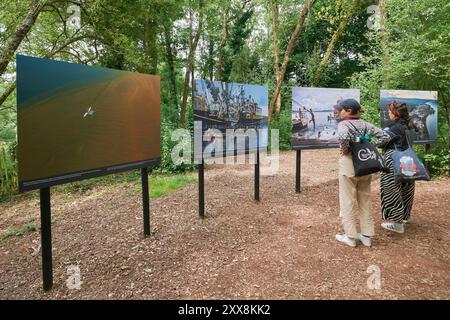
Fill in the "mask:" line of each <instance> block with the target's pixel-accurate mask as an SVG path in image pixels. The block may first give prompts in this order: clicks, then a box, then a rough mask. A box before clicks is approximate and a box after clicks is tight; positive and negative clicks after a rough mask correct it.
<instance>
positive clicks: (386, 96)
mask: <svg viewBox="0 0 450 320" xmlns="http://www.w3.org/2000/svg"><path fill="white" fill-rule="evenodd" d="M393 101H397V102H398V103H406V105H407V107H408V111H409V115H410V116H411V119H412V121H413V124H414V130H411V140H412V141H413V142H414V143H416V144H432V143H436V141H437V134H438V93H437V92H436V91H415V90H381V99H380V103H381V125H382V126H383V127H387V126H389V124H390V122H391V120H390V119H389V109H388V104H389V103H391V102H393Z"/></svg>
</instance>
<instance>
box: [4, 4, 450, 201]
mask: <svg viewBox="0 0 450 320" xmlns="http://www.w3.org/2000/svg"><path fill="white" fill-rule="evenodd" d="M358 1H362V2H361V3H363V2H364V3H363V5H362V8H363V9H362V10H360V11H359V12H357V13H356V15H355V16H353V17H352V18H351V19H350V21H349V23H348V25H347V27H346V28H345V30H344V31H343V33H342V35H341V37H340V38H339V40H338V41H337V43H336V46H335V48H334V50H333V52H332V53H331V57H330V59H329V62H328V65H327V66H326V68H325V70H324V72H323V73H322V76H321V82H320V86H322V87H336V88H347V87H354V88H359V89H361V101H362V104H363V106H364V108H365V109H366V112H365V114H364V118H365V119H366V120H368V121H370V122H372V123H374V124H376V125H379V124H380V118H379V114H380V112H379V90H380V89H381V88H386V89H387V88H390V89H416V90H438V91H439V108H440V109H439V141H438V143H437V144H436V145H435V146H433V148H432V154H431V155H427V156H426V158H427V160H428V161H429V162H430V163H431V165H432V169H433V172H435V173H442V172H444V171H445V170H446V168H447V167H446V164H445V163H446V159H447V157H448V142H447V139H448V117H449V113H450V110H449V109H447V108H446V106H447V105H448V103H449V101H448V100H449V99H448V88H450V65H449V63H450V41H448V34H450V20H449V19H448V17H449V16H450V3H449V2H448V1H447V0H429V1H422V0H389V1H385V3H386V11H387V16H388V19H387V25H386V37H385V38H383V37H382V35H383V34H382V33H381V32H376V31H373V30H369V29H368V28H367V25H366V23H367V19H368V18H369V14H368V13H367V12H366V7H365V6H366V5H367V7H368V6H369V5H372V4H375V3H376V1H370V0H367V1H366V0H358ZM201 2H202V0H191V1H186V0H137V1H131V2H130V1H127V0H90V1H82V2H80V3H81V6H82V16H81V22H82V26H81V28H80V29H76V28H70V27H68V25H67V19H68V17H69V16H70V13H68V12H67V7H68V6H69V5H70V4H73V1H69V0H61V1H52V2H51V5H47V6H46V7H45V10H43V11H42V12H41V14H40V16H39V17H38V19H37V21H36V23H35V25H34V26H33V28H32V29H31V32H30V33H29V34H27V36H26V37H25V38H24V40H23V42H22V43H21V45H20V46H19V48H18V50H17V53H22V54H27V55H33V56H38V57H48V58H52V59H60V60H64V61H69V62H77V63H85V64H89V65H97V66H105V67H109V68H115V69H121V70H129V71H138V72H144V73H151V74H156V75H159V76H160V77H161V151H162V163H161V166H160V167H159V168H157V169H156V170H155V171H156V172H161V173H170V172H182V171H186V170H191V169H193V168H194V165H175V164H173V162H172V159H171V151H172V148H173V147H174V146H175V145H176V144H177V142H174V141H172V139H171V137H172V132H173V131H174V130H176V129H177V127H178V122H179V119H178V118H179V114H180V105H181V97H182V91H183V89H184V88H183V85H184V80H185V70H186V66H187V61H186V60H187V57H188V54H189V50H190V46H191V44H192V42H193V39H194V36H195V31H196V30H197V27H198V25H199V19H200V17H203V30H202V33H201V36H200V41H199V45H198V47H197V51H196V55H195V70H194V72H195V75H194V77H195V78H210V77H211V78H214V76H215V75H216V74H217V64H218V56H219V49H220V46H221V44H222V40H223V39H224V24H223V23H224V14H225V13H226V12H228V17H227V28H226V30H227V31H228V33H227V41H226V43H225V44H224V48H223V49H224V50H223V66H222V70H223V77H222V78H223V80H225V81H233V82H241V83H254V84H261V85H267V86H268V87H269V90H270V92H271V91H272V90H273V88H274V84H275V79H276V78H275V74H274V61H275V57H274V42H273V34H274V33H273V28H272V11H271V8H270V6H269V4H268V1H267V0H250V1H239V0H225V1H217V0H210V1H203V5H201ZM49 3H50V2H49ZM274 3H277V4H278V6H279V17H278V25H277V31H278V42H279V51H280V53H279V54H280V56H279V58H280V60H281V61H282V60H283V58H284V51H285V50H286V47H287V44H288V42H289V39H290V37H291V34H292V32H293V30H294V27H295V25H296V22H297V19H298V16H299V12H300V11H301V8H302V6H303V5H304V4H305V0H301V1H298V0H283V1H279V0H274ZM353 5H354V1H353V0H317V1H316V3H315V5H314V7H313V8H312V12H311V14H310V16H309V17H308V19H307V21H306V24H305V26H304V28H303V31H302V33H301V35H300V37H299V40H298V41H297V43H296V44H295V46H294V50H293V53H292V56H291V57H290V62H289V63H288V65H287V70H286V76H285V79H283V86H282V89H281V101H282V103H281V112H280V114H275V116H274V118H273V121H272V123H271V127H272V128H275V129H279V130H280V147H281V148H282V149H290V138H291V137H290V135H291V107H290V106H291V87H292V86H310V84H311V82H312V80H313V79H314V78H315V76H316V73H317V70H318V67H319V65H320V62H321V60H322V57H323V55H324V53H325V51H326V49H327V47H328V44H329V42H330V40H331V38H332V36H333V34H334V32H335V30H337V28H338V27H339V25H340V23H341V22H342V19H344V18H346V17H347V15H348V14H349V12H350V9H351V8H352V7H353ZM0 9H1V10H0V50H2V48H4V46H5V44H6V43H7V40H8V39H9V38H10V37H11V35H12V34H13V33H14V32H15V31H16V30H17V28H18V27H19V26H20V23H21V21H22V20H23V18H24V17H25V16H26V14H27V10H28V2H27V1H16V0H4V1H3V2H2V4H1V5H0ZM200 13H202V14H200ZM383 39H384V40H383ZM383 41H385V42H383ZM384 48H387V49H386V51H385V50H384ZM385 55H387V57H388V59H386V56H385ZM11 62H12V61H11ZM14 81H15V65H14V63H10V64H9V65H8V68H7V70H6V73H5V74H4V75H2V76H1V77H0V95H2V94H3V93H4V92H5V91H6V89H7V88H8V87H10V86H11V85H13V84H14ZM191 89H192V88H188V90H189V92H190V90H191ZM187 109H188V110H187V113H186V114H187V117H186V118H187V127H188V128H189V129H190V130H191V131H192V128H193V115H192V101H191V100H190V98H189V101H188V106H187ZM16 116H17V115H16V93H15V91H13V93H12V94H10V95H9V96H8V97H7V99H6V100H5V101H4V102H3V103H0V143H1V144H2V147H0V165H1V166H2V170H1V173H0V177H1V182H0V185H1V186H5V185H6V186H7V187H2V188H3V189H1V190H0V197H2V196H3V197H4V195H5V194H6V195H7V194H8V193H14V192H15V191H16V190H17V165H16V156H15V149H16V146H15V145H16ZM419 154H420V155H421V156H424V152H423V150H421V149H420V148H419ZM447 166H448V165H447ZM138 178H139V173H129V174H125V175H114V176H111V177H102V178H98V180H96V179H93V180H92V183H114V181H116V182H121V181H124V180H125V181H134V179H138ZM90 188H91V182H90V180H89V181H82V182H79V183H75V184H70V185H68V186H67V189H63V191H64V192H69V193H72V192H74V193H80V192H81V193H83V192H88V191H89V190H90Z"/></svg>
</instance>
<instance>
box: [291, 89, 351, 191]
mask: <svg viewBox="0 0 450 320" xmlns="http://www.w3.org/2000/svg"><path fill="white" fill-rule="evenodd" d="M345 99H355V100H356V101H358V102H359V101H360V91H359V90H357V89H333V88H304V87H295V88H292V138H291V143H292V149H293V150H296V152H297V159H296V174H295V190H296V192H297V193H300V192H301V156H302V153H301V152H302V150H310V149H324V148H338V147H339V141H338V134H337V125H338V122H339V118H338V116H337V115H336V114H335V112H334V106H335V105H336V104H337V103H339V102H340V101H342V100H345Z"/></svg>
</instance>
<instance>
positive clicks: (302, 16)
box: [269, 0, 316, 122]
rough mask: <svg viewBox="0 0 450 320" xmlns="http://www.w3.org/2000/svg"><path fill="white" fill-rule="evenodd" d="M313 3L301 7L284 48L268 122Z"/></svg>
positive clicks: (314, 0)
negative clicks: (295, 45) (293, 28)
mask: <svg viewBox="0 0 450 320" xmlns="http://www.w3.org/2000/svg"><path fill="white" fill-rule="evenodd" d="M315 2H316V0H308V1H307V3H306V4H305V6H303V8H302V11H301V12H300V16H299V18H298V20H297V24H296V26H295V30H294V32H293V33H292V35H291V38H290V39H289V42H288V45H287V48H286V52H285V54H284V59H283V64H282V66H281V70H280V77H279V78H278V79H277V83H276V86H275V90H274V93H273V95H272V98H271V100H270V104H269V122H270V120H271V117H272V113H273V109H274V106H275V103H276V100H277V97H278V96H279V94H280V92H281V83H282V81H283V79H284V76H285V74H286V68H287V64H288V63H289V60H290V57H291V54H292V51H293V50H294V44H295V42H296V41H297V39H298V37H299V35H300V33H301V31H302V29H303V25H304V24H305V20H306V18H307V17H308V15H309V12H310V11H311V8H312V6H313V5H314V3H315Z"/></svg>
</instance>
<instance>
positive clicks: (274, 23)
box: [269, 0, 281, 114]
mask: <svg viewBox="0 0 450 320" xmlns="http://www.w3.org/2000/svg"><path fill="white" fill-rule="evenodd" d="M275 1H276V0H275ZM269 4H270V6H271V8H272V33H273V55H274V56H275V61H274V72H275V79H276V81H277V82H278V80H279V78H280V48H279V46H278V15H279V8H278V3H276V2H275V3H274V0H269ZM280 111H281V94H278V97H277V100H276V102H275V114H280Z"/></svg>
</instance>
